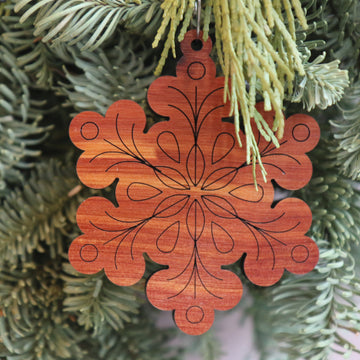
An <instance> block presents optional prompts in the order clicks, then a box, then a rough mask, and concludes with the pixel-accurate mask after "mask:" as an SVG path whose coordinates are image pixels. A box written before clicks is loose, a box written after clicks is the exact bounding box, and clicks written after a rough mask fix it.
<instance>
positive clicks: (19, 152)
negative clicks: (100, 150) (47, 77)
mask: <svg viewBox="0 0 360 360" xmlns="http://www.w3.org/2000/svg"><path fill="white" fill-rule="evenodd" d="M5 29H6V17H2V18H1V19H0V31H1V32H4V31H5ZM43 105H44V101H42V100H36V99H34V89H33V88H32V87H31V80H30V78H29V77H28V75H27V74H26V73H25V72H24V71H23V70H22V69H21V67H19V66H17V59H16V53H14V51H13V49H12V47H11V45H9V44H8V43H7V42H6V41H5V38H4V37H2V36H1V37H0V147H1V151H0V193H2V192H4V191H5V189H6V184H7V183H10V184H14V183H20V182H21V181H24V176H23V172H22V170H25V169H28V168H30V167H31V166H32V165H33V164H34V160H35V159H36V158H38V157H39V156H40V154H41V152H40V150H39V147H38V145H39V144H40V143H41V142H43V141H44V140H45V139H46V134H47V131H48V130H50V128H49V127H46V126H42V125H41V120H42V117H43Z"/></svg>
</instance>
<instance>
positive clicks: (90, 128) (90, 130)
mask: <svg viewBox="0 0 360 360" xmlns="http://www.w3.org/2000/svg"><path fill="white" fill-rule="evenodd" d="M80 132H81V136H82V137H83V138H84V139H85V140H94V139H96V138H97V136H98V135H99V127H98V126H97V124H95V123H94V122H91V121H89V122H86V123H84V124H83V125H82V126H81V129H80Z"/></svg>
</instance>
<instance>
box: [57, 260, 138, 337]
mask: <svg viewBox="0 0 360 360" xmlns="http://www.w3.org/2000/svg"><path fill="white" fill-rule="evenodd" d="M63 269H64V272H65V275H63V276H62V277H61V278H62V280H63V281H64V293H65V295H66V298H65V300H64V311H67V312H70V313H71V314H73V315H74V316H75V317H76V318H77V322H78V323H79V325H81V326H83V327H84V328H85V330H92V331H93V335H94V336H98V335H99V334H101V333H102V331H103V329H104V327H106V326H110V327H112V328H113V329H114V330H117V331H119V330H121V329H124V326H125V323H128V322H130V321H134V319H135V317H134V314H138V312H139V307H140V301H139V299H138V297H137V296H136V295H137V294H136V292H135V288H133V287H132V288H129V287H120V286H116V285H114V284H113V283H111V282H110V281H109V280H107V278H106V276H105V275H104V273H103V272H100V273H98V274H95V275H84V274H79V273H78V272H76V271H75V270H74V269H73V267H72V266H71V265H70V264H64V268H63Z"/></svg>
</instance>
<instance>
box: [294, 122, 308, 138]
mask: <svg viewBox="0 0 360 360" xmlns="http://www.w3.org/2000/svg"><path fill="white" fill-rule="evenodd" d="M292 136H293V138H294V139H295V140H296V141H299V142H304V141H306V140H307V139H308V138H309V137H310V129H309V127H308V126H307V125H305V124H297V125H295V126H294V128H293V129H292Z"/></svg>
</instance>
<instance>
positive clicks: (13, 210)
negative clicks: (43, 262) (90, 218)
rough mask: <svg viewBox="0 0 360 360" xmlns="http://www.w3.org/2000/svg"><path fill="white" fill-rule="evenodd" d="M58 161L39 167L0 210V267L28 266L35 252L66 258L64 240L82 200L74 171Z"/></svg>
mask: <svg viewBox="0 0 360 360" xmlns="http://www.w3.org/2000/svg"><path fill="white" fill-rule="evenodd" d="M72 167H73V166H71V167H70V168H67V167H64V166H63V165H62V164H61V163H59V162H57V161H50V162H44V163H39V164H37V165H36V167H35V169H34V170H32V172H31V175H30V178H29V179H28V180H27V181H26V183H25V184H24V186H23V187H22V188H17V189H14V190H13V191H12V192H11V193H9V194H8V195H7V196H6V197H5V198H4V201H3V203H2V206H1V209H0V264H11V265H16V264H17V263H18V261H19V259H21V260H22V261H23V262H26V261H27V259H28V257H29V254H31V253H32V252H33V251H34V250H36V251H37V252H39V253H43V252H45V249H47V251H48V253H49V257H50V258H55V257H56V256H57V255H58V254H63V253H64V252H65V249H64V245H65V244H64V236H65V237H66V238H69V237H70V236H72V235H73V234H69V232H70V233H71V232H73V231H74V230H73V229H74V227H75V214H76V210H77V207H78V204H79V203H80V201H81V199H82V197H81V195H80V194H76V195H75V196H74V195H73V194H72V190H73V189H74V188H75V189H77V190H79V189H81V188H79V185H78V180H77V179H76V177H75V173H74V170H73V169H72Z"/></svg>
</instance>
